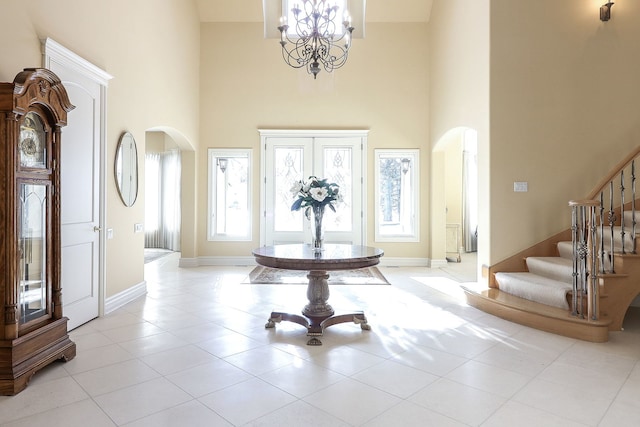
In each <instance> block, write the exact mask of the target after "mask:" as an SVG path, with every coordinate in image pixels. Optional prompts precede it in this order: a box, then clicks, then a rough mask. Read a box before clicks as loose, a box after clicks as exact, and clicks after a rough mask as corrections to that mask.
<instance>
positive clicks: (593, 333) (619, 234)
mask: <svg viewBox="0 0 640 427" xmlns="http://www.w3.org/2000/svg"><path fill="white" fill-rule="evenodd" d="M639 155H640V147H639V148H638V149H636V150H635V151H634V152H633V153H631V154H630V155H629V156H627V158H625V160H623V162H621V163H620V164H619V165H618V166H616V168H615V169H614V171H612V173H610V174H609V175H608V176H607V177H606V178H605V179H604V180H603V181H601V183H600V184H599V186H597V188H596V189H595V190H594V191H593V192H592V193H591V194H590V195H589V196H588V198H587V199H586V200H583V201H579V202H571V203H570V205H571V206H572V216H573V221H572V228H571V229H570V230H566V231H564V232H562V233H559V234H558V235H556V236H553V237H551V238H550V239H547V240H545V241H544V242H540V243H539V244H537V245H535V246H533V247H531V248H529V249H527V250H525V251H523V252H521V253H519V254H516V255H514V256H513V257H510V258H509V259H507V260H505V261H503V262H501V263H498V264H496V265H494V266H491V267H490V268H489V272H488V278H489V283H488V284H489V287H488V288H487V287H484V288H483V287H479V288H475V289H472V288H470V287H467V288H465V293H466V296H467V301H468V303H469V304H470V305H472V306H474V307H476V308H479V309H481V310H483V311H485V312H488V313H490V314H493V315H496V316H499V317H502V318H505V319H507V320H510V321H513V322H516V323H520V324H523V325H527V326H530V327H533V328H536V329H540V330H544V331H547V332H552V333H556V334H559V335H564V336H568V337H572V338H577V339H581V340H586V341H592V342H605V341H608V337H609V331H620V330H622V324H623V321H624V316H625V314H626V312H627V310H628V308H629V306H630V304H631V303H632V302H633V300H634V299H635V298H636V297H637V296H638V295H640V255H638V253H637V252H638V251H637V250H636V242H639V243H638V246H640V240H638V239H637V238H636V237H637V235H638V234H639V233H638V232H637V231H636V215H638V216H640V213H638V212H637V211H636V203H637V200H636V199H637V195H636V194H635V159H636V158H637V157H638V156H639ZM625 171H626V174H625ZM625 175H626V178H625ZM614 181H615V182H616V185H619V188H620V192H619V193H616V192H615V191H614ZM626 188H631V193H632V194H631V202H628V203H625V190H626ZM605 193H608V194H607V195H608V197H609V200H608V202H606V203H605V197H606V196H605ZM605 206H606V207H608V209H606V208H605ZM614 206H617V207H615V208H614ZM638 249H639V250H640V248H638Z"/></svg>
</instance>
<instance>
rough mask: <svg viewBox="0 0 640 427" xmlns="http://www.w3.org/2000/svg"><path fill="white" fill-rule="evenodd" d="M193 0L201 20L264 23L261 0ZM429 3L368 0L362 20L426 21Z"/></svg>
mask: <svg viewBox="0 0 640 427" xmlns="http://www.w3.org/2000/svg"><path fill="white" fill-rule="evenodd" d="M195 1H196V4H197V5H198V11H199V13H200V21H201V22H263V14H262V1H263V0H195ZM266 1H279V0H266ZM432 3H433V0H367V10H366V18H365V22H428V21H429V15H430V12H431V4H432Z"/></svg>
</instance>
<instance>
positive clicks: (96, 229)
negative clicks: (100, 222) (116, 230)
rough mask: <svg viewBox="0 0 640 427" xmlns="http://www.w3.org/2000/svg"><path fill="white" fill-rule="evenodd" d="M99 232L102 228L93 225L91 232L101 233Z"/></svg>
mask: <svg viewBox="0 0 640 427" xmlns="http://www.w3.org/2000/svg"><path fill="white" fill-rule="evenodd" d="M101 230H102V228H100V227H99V226H97V225H95V226H94V227H93V231H101Z"/></svg>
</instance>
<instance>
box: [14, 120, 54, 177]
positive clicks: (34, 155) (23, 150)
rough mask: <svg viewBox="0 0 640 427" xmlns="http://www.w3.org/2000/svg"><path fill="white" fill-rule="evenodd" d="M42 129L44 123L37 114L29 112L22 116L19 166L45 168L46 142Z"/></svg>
mask: <svg viewBox="0 0 640 427" xmlns="http://www.w3.org/2000/svg"><path fill="white" fill-rule="evenodd" d="M44 129H45V128H44V122H43V121H42V119H41V118H40V116H38V114H36V113H34V112H33V111H30V112H28V113H27V114H26V115H25V116H24V121H23V122H22V125H21V126H20V145H19V147H18V151H19V153H20V154H19V156H20V166H22V167H27V168H39V169H45V168H46V167H47V152H46V147H47V140H46V135H45V130H44Z"/></svg>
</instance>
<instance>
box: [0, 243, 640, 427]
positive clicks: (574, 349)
mask: <svg viewBox="0 0 640 427" xmlns="http://www.w3.org/2000/svg"><path fill="white" fill-rule="evenodd" d="M177 256H178V255H177V254H174V255H171V256H168V257H165V258H162V259H161V260H158V261H156V262H152V263H150V264H147V265H146V266H145V276H146V277H145V278H146V280H147V282H148V290H149V293H148V295H147V296H146V297H145V298H141V299H139V300H137V301H135V302H133V303H130V304H128V305H127V306H125V307H123V308H121V309H119V310H117V311H116V312H114V313H111V314H109V315H108V316H105V317H103V318H99V319H96V320H94V321H92V322H90V323H88V324H86V325H84V326H82V327H80V328H78V329H76V330H74V331H73V332H72V334H71V335H72V339H73V340H74V341H75V342H76V344H77V348H78V354H77V356H76V358H75V359H74V360H72V361H70V362H68V363H54V364H53V365H51V366H49V367H47V368H45V369H44V370H43V371H41V372H39V373H38V374H36V375H35V376H34V377H33V379H32V381H31V383H30V385H29V386H28V387H27V389H26V390H25V391H23V392H22V393H20V394H19V395H17V396H13V397H0V425H2V426H7V427H8V426H11V427H17V426H30V427H33V426H66V427H73V426H83V427H84V426H92V427H100V426H131V427H133V426H135V427H142V426H154V427H156V426H232V425H233V426H331V427H335V426H370V427H373V426H394V427H395V426H403V427H404V426H514V425H517V426H518V427H526V426H562V427H566V426H617V427H618V426H637V425H638V424H639V423H640V362H639V361H640V315H638V314H637V313H636V312H634V313H633V314H632V315H631V316H630V317H633V318H632V319H630V320H629V321H628V322H627V323H626V324H625V326H626V330H625V331H624V332H616V333H612V334H611V340H610V341H609V342H608V343H605V344H593V343H586V342H581V341H576V340H573V339H568V338H564V337H560V336H556V335H551V334H547V333H543V332H539V331H536V330H532V329H529V328H526V327H523V326H520V325H517V324H514V323H510V322H507V321H504V320H502V319H499V318H496V317H493V316H490V315H487V314H485V313H483V312H481V311H478V310H476V309H474V308H471V307H468V306H467V305H466V304H465V302H464V297H463V295H462V293H461V290H460V287H459V283H458V282H460V281H465V280H468V278H469V277H472V276H473V269H471V271H469V269H468V267H467V266H466V264H465V263H462V264H450V265H449V266H447V268H444V269H428V268H390V267H387V268H385V267H382V268H381V270H382V272H383V273H384V274H385V275H386V276H387V278H388V279H389V281H390V282H391V283H392V286H334V287H332V289H331V292H332V294H331V298H330V302H331V303H332V305H333V306H334V308H336V309H337V310H339V309H340V308H343V309H350V308H354V307H355V308H361V309H364V310H365V312H366V315H367V317H368V319H369V323H370V325H371V326H372V330H371V331H362V330H361V329H360V328H359V327H358V326H357V325H355V324H352V323H348V324H341V325H334V326H332V327H330V328H329V329H328V330H327V331H326V333H325V336H324V337H323V343H324V345H323V346H320V347H310V346H307V345H305V343H306V337H305V334H304V331H303V330H302V328H301V327H300V326H299V325H295V324H291V323H287V322H283V323H280V324H278V325H277V326H276V328H275V329H265V328H264V324H265V321H266V319H267V317H268V315H269V312H270V311H271V310H272V309H282V310H290V309H293V310H296V311H297V310H298V309H300V308H301V307H302V305H303V304H304V302H305V301H306V296H305V292H306V288H305V287H304V286H300V285H281V286H277V285H247V284H241V282H242V281H243V280H244V279H245V277H246V276H247V274H248V273H249V271H250V270H251V268H252V267H245V266H242V267H203V268H191V269H180V268H178V267H177Z"/></svg>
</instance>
